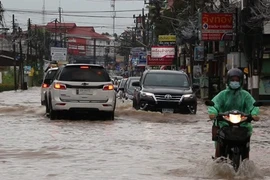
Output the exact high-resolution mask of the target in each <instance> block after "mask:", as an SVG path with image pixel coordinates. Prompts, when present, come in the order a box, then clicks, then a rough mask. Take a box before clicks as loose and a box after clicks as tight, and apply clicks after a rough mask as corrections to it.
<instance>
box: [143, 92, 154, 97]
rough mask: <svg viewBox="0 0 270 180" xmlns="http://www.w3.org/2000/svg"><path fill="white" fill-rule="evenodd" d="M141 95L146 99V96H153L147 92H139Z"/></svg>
mask: <svg viewBox="0 0 270 180" xmlns="http://www.w3.org/2000/svg"><path fill="white" fill-rule="evenodd" d="M141 95H142V96H144V97H146V96H148V97H153V96H154V94H153V93H149V92H141Z"/></svg>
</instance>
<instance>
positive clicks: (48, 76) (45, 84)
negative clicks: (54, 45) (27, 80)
mask: <svg viewBox="0 0 270 180" xmlns="http://www.w3.org/2000/svg"><path fill="white" fill-rule="evenodd" d="M57 70H58V67H55V68H50V69H48V70H47V72H46V73H45V75H44V78H43V80H42V83H41V91H40V101H41V105H43V106H45V105H46V104H45V103H46V100H45V96H46V92H47V90H48V88H49V87H50V85H51V84H52V82H53V79H54V76H55V75H56V72H57Z"/></svg>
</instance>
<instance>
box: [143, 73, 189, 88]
mask: <svg viewBox="0 0 270 180" xmlns="http://www.w3.org/2000/svg"><path fill="white" fill-rule="evenodd" d="M144 86H165V87H189V82H188V79H187V76H186V75H184V74H166V73H149V74H147V75H146V77H145V80H144Z"/></svg>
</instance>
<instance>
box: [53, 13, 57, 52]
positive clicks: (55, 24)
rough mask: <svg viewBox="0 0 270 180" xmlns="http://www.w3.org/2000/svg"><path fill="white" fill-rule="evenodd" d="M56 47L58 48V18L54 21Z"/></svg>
mask: <svg viewBox="0 0 270 180" xmlns="http://www.w3.org/2000/svg"><path fill="white" fill-rule="evenodd" d="M54 29H55V31H54V47H57V18H56V19H55V20H54Z"/></svg>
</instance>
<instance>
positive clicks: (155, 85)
mask: <svg viewBox="0 0 270 180" xmlns="http://www.w3.org/2000/svg"><path fill="white" fill-rule="evenodd" d="M133 86H137V87H138V88H136V89H135V91H134V98H133V107H134V108H135V109H137V110H138V109H142V110H149V111H161V112H170V113H192V114H196V112H197V97H196V96H195V95H194V93H193V90H192V85H191V83H190V80H189V77H188V76H187V74H186V73H185V72H183V71H174V70H147V71H145V72H144V73H143V75H142V76H141V79H140V81H137V82H133Z"/></svg>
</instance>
